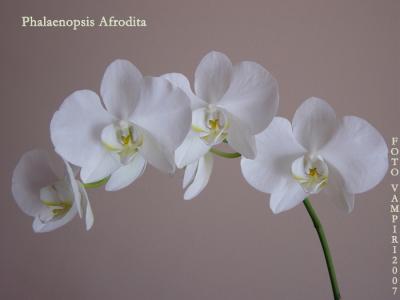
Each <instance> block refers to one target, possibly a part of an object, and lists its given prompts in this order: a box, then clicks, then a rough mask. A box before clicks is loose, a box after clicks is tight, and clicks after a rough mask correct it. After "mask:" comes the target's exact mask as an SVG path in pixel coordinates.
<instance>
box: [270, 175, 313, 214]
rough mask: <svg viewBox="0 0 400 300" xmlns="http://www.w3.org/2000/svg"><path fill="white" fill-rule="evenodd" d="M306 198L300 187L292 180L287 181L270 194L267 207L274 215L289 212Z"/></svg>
mask: <svg viewBox="0 0 400 300" xmlns="http://www.w3.org/2000/svg"><path fill="white" fill-rule="evenodd" d="M306 197H307V194H306V193H305V192H304V191H303V189H302V188H301V186H300V185H299V184H298V183H297V182H296V181H294V180H293V179H288V180H286V182H285V183H284V184H283V185H281V186H280V188H278V189H276V190H274V192H273V193H272V194H271V197H270V202H269V206H270V208H271V210H272V212H273V213H274V214H278V213H281V212H283V211H286V210H289V209H291V208H293V207H295V206H296V205H298V204H299V203H301V202H303V200H304V199H305V198H306Z"/></svg>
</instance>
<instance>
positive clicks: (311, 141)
mask: <svg viewBox="0 0 400 300" xmlns="http://www.w3.org/2000/svg"><path fill="white" fill-rule="evenodd" d="M292 125H293V133H294V136H295V137H296V139H297V141H298V142H299V143H300V144H302V145H303V147H304V148H306V149H307V150H308V151H309V152H311V153H314V152H316V151H318V150H319V149H321V148H322V147H323V146H324V145H325V144H326V143H327V142H328V141H329V140H330V139H331V138H332V136H333V135H334V133H335V132H336V130H337V127H338V121H337V120H336V114H335V111H334V110H333V108H332V107H331V106H330V105H329V104H328V103H327V102H326V101H324V100H322V99H319V98H309V99H307V100H306V101H304V102H303V103H302V104H301V105H300V107H299V108H298V109H297V111H296V113H295V114H294V117H293V122H292Z"/></svg>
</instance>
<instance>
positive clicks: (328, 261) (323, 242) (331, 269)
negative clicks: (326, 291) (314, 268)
mask: <svg viewBox="0 0 400 300" xmlns="http://www.w3.org/2000/svg"><path fill="white" fill-rule="evenodd" d="M303 203H304V206H305V207H306V209H307V212H308V214H309V215H310V217H311V220H312V222H313V224H314V227H315V229H316V230H317V233H318V237H319V240H320V242H321V246H322V250H323V251H324V256H325V261H326V265H327V267H328V272H329V278H330V280H331V286H332V292H333V298H334V299H335V300H340V291H339V285H338V283H337V280H336V273H335V266H334V265H333V260H332V255H331V252H330V251H329V246H328V241H327V239H326V236H325V232H324V228H323V227H322V224H321V222H320V221H319V218H318V215H317V213H316V212H315V210H314V208H313V207H312V205H311V202H310V200H309V199H308V198H305V199H304V201H303Z"/></svg>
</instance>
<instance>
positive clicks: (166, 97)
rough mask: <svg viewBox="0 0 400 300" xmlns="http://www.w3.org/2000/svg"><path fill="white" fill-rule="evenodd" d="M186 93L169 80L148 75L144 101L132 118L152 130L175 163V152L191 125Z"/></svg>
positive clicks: (149, 131)
mask: <svg viewBox="0 0 400 300" xmlns="http://www.w3.org/2000/svg"><path fill="white" fill-rule="evenodd" d="M189 103H190V102H189V100H188V97H187V96H186V94H185V93H184V92H183V91H182V90H181V89H179V88H177V87H174V86H173V85H172V84H171V83H170V82H169V81H168V80H166V79H162V78H152V77H145V78H144V81H143V87H142V90H141V97H140V101H139V102H138V104H137V106H136V109H135V111H134V113H133V115H132V116H131V121H132V122H133V123H135V124H137V125H138V126H140V127H141V128H143V129H144V130H146V131H147V132H148V133H150V134H151V135H152V136H153V137H154V139H155V142H156V143H158V144H159V147H160V148H161V149H165V152H166V153H167V154H168V156H170V158H171V161H172V162H173V160H174V158H173V155H174V151H175V149H176V148H177V147H178V146H179V145H180V144H181V143H182V141H183V139H184V138H185V136H186V135H187V133H188V132H189V129H190V125H191V121H192V120H191V119H192V118H191V115H192V113H191V110H190V105H189Z"/></svg>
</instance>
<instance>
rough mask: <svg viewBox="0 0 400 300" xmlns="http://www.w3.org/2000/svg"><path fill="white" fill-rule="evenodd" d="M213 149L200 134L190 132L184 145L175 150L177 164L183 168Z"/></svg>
mask: <svg viewBox="0 0 400 300" xmlns="http://www.w3.org/2000/svg"><path fill="white" fill-rule="evenodd" d="M210 149H211V146H209V145H206V143H205V142H204V141H203V140H202V139H201V138H200V136H199V134H198V133H196V132H193V131H190V132H189V133H188V135H187V136H186V138H185V140H184V141H183V143H182V144H181V145H180V146H179V147H178V148H177V149H176V150H175V163H176V166H177V167H178V168H183V167H185V166H187V165H189V164H191V163H193V162H195V161H197V160H199V159H200V157H202V156H203V155H204V154H206V153H207V152H208V151H209V150H210Z"/></svg>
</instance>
